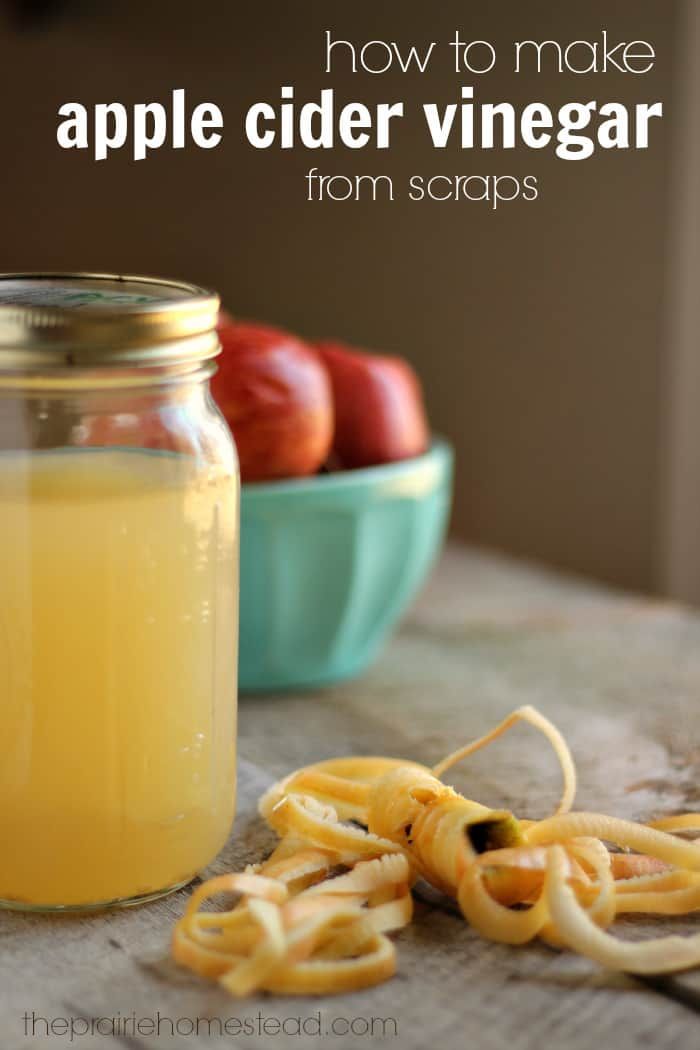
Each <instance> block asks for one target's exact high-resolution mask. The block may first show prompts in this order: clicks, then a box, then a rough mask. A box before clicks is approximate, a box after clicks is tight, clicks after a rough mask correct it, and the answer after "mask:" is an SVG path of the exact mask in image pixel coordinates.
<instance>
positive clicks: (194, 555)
mask: <svg viewBox="0 0 700 1050" xmlns="http://www.w3.org/2000/svg"><path fill="white" fill-rule="evenodd" d="M28 280H30V281H35V280H36V279H34V278H31V279H28ZM71 280H72V281H74V282H75V284H76V285H77V287H76V288H75V289H74V290H73V293H74V294H75V295H83V294H84V293H83V288H82V286H81V285H80V280H79V279H78V278H72V279H71ZM101 281H104V282H105V284H106V285H107V292H108V291H109V286H110V284H111V282H108V281H107V280H106V279H103V278H94V279H92V282H91V287H89V289H88V292H89V295H88V298H87V299H85V300H84V302H85V304H86V306H87V310H88V311H89V313H90V322H89V324H88V329H89V331H90V333H91V335H92V337H93V338H94V337H95V332H96V329H97V327H98V326H99V325H101V324H107V327H108V328H109V327H110V321H109V318H108V316H107V315H109V314H111V312H113V314H114V317H113V321H114V319H116V318H117V317H119V316H120V315H121V310H122V308H123V299H124V296H125V294H126V295H127V309H128V302H129V299H128V295H129V292H128V290H127V291H126V293H125V289H124V287H123V286H122V285H121V284H120V285H118V286H117V289H116V291H115V295H117V296H118V297H119V303H118V307H117V305H116V304H115V303H114V302H110V300H109V296H108V294H107V293H106V292H105V288H104V287H103V285H102V284H100V282H101ZM154 284H156V282H154ZM66 286H68V287H69V288H70V282H69V281H68V280H67V279H64V286H61V288H59V289H58V290H56V289H53V288H52V287H49V288H48V290H46V289H44V292H45V294H46V295H47V296H48V298H49V303H50V306H49V311H48V312H49V313H50V312H51V308H53V307H54V306H55V303H56V301H57V300H58V301H59V302H60V303H61V305H62V303H63V301H64V300H65V298H66V296H67V294H68V293H67V291H66ZM176 287H178V286H176ZM37 291H41V289H39V290H37V289H36V287H34V286H32V287H31V288H29V289H28V290H27V295H29V293H31V294H36V293H37ZM138 292H139V297H138V302H137V304H136V306H135V307H134V313H132V315H131V317H130V333H131V335H130V338H131V339H133V331H134V328H135V326H136V324H137V321H138V318H139V317H140V315H141V312H142V311H144V310H145V312H146V314H147V316H148V324H147V326H146V327H147V329H148V331H147V338H148V340H149V343H148V345H149V346H151V344H152V342H153V340H154V339H156V338H157V318H156V320H155V321H154V319H153V309H154V307H153V303H152V299H151V296H155V297H156V307H155V309H156V310H158V311H162V315H163V318H166V317H167V318H168V322H167V325H166V327H165V332H164V338H167V340H168V342H167V352H168V353H169V354H175V355H176V358H175V360H174V361H170V362H169V363H168V364H164V363H163V360H162V356H163V354H164V352H165V351H164V350H163V348H162V347H158V355H157V360H156V362H155V363H154V361H153V358H152V357H147V356H146V357H145V362H148V364H147V365H146V364H145V363H144V364H143V365H141V363H140V362H138V364H136V365H135V364H134V356H133V344H131V345H130V347H129V358H128V367H127V365H126V364H125V363H123V362H120V361H119V359H118V356H117V359H116V360H115V356H116V355H115V351H114V349H113V345H114V344H113V338H114V337H113V334H105V337H104V338H105V343H109V347H108V348H107V347H105V348H104V351H103V352H104V355H105V357H104V358H103V357H102V356H101V353H100V351H99V346H98V349H97V350H96V351H95V357H94V359H89V352H88V351H85V353H86V358H85V359H84V360H83V361H82V362H81V364H80V367H79V368H78V369H74V365H73V364H72V363H71V364H69V365H68V366H67V367H63V366H62V365H61V364H60V363H59V362H58V361H57V362H56V363H55V364H54V363H53V362H52V361H50V362H49V367H47V362H46V360H45V359H43V358H42V360H41V364H40V367H39V368H38V369H37V374H36V375H34V374H33V373H32V374H27V373H26V371H25V369H26V368H27V362H28V364H29V366H31V357H30V358H29V359H28V358H27V357H26V354H31V351H29V350H24V349H20V350H16V349H11V350H6V349H5V348H4V347H3V342H2V340H3V324H2V321H3V317H2V312H3V305H2V303H3V281H2V279H1V278H0V698H1V702H2V724H3V733H2V741H3V760H2V762H0V837H1V838H2V841H3V843H4V846H3V858H2V864H0V907H3V906H4V907H10V908H16V909H37V910H54V909H66V908H74V909H86V908H88V909H89V908H95V907H102V906H105V905H113V904H130V903H135V902H138V901H142V900H144V899H149V898H152V897H156V896H159V895H161V894H162V893H164V892H167V891H169V890H171V889H173V888H175V887H177V886H178V885H181V884H183V883H185V882H187V881H188V880H189V879H191V878H192V877H193V875H194V874H195V873H196V872H197V871H198V870H200V869H202V868H204V867H205V866H206V865H207V864H208V863H209V862H210V861H211V860H213V858H214V857H215V856H216V854H217V853H218V852H219V850H220V849H221V848H222V846H223V845H224V843H225V841H226V838H227V836H228V834H229V831H230V827H231V822H232V820H233V815H234V807H235V779H236V763H235V747H236V671H237V642H238V493H239V486H238V468H237V460H236V454H235V449H234V446H233V443H232V440H231V437H230V434H229V432H228V430H227V428H226V426H225V423H224V421H223V419H222V417H221V416H220V415H219V413H218V410H217V409H216V407H215V406H214V403H213V402H212V401H211V398H210V396H209V392H208V381H209V377H210V376H211V374H212V371H213V369H212V367H211V365H210V364H209V362H208V360H207V358H208V357H211V356H213V354H214V353H216V351H217V349H218V342H217V340H216V336H215V334H214V332H213V324H214V323H215V319H216V308H217V307H218V302H217V301H216V299H214V300H213V303H214V305H213V306H212V300H207V303H208V304H209V306H208V307H207V312H206V317H205V318H203V319H202V321H201V324H202V326H203V327H204V326H205V325H206V326H209V328H210V329H212V330H211V331H210V335H211V339H209V341H208V342H207V343H203V342H202V340H199V342H198V343H197V350H198V352H199V353H200V359H196V360H195V361H194V362H192V363H190V361H189V359H188V357H187V348H188V347H190V348H191V346H192V343H191V337H190V332H191V328H192V323H193V322H192V316H191V315H190V316H188V318H187V332H188V335H187V336H184V337H183V339H182V342H181V343H177V341H174V340H173V318H172V316H171V311H172V307H171V305H170V303H169V302H168V303H167V304H166V306H163V304H162V302H161V301H160V299H159V298H158V294H159V293H158V286H157V284H156V287H155V289H152V288H150V287H149V285H148V282H146V281H142V282H141V287H140V288H139V289H138ZM90 296H94V297H96V298H90ZM25 303H26V297H25ZM23 306H24V304H23ZM33 307H34V303H33V302H32V303H31V304H30V305H29V306H28V307H26V309H27V310H28V312H29V314H30V315H31V312H32V310H33ZM97 311H99V321H96V320H95V314H96V312H97ZM45 313H46V311H44V313H43V314H42V315H41V316H45ZM14 316H15V327H16V316H17V314H16V312H15V315H14ZM37 323H38V324H41V317H40V319H39V321H38V322H37ZM60 323H61V322H60V317H59V321H58V322H56V320H55V319H53V321H52V327H53V330H54V336H53V339H54V344H55V341H56V336H55V329H56V327H57V324H58V326H59V327H60ZM71 323H72V321H71ZM114 323H116V321H115V322H114ZM154 327H155V331H154ZM71 339H72V340H74V339H75V333H74V332H72V333H71ZM54 344H52V346H51V348H50V351H47V352H50V353H55V346H54ZM140 352H143V353H144V355H146V350H145V349H144V350H143V351H140ZM23 354H24V355H25V356H22V355H23ZM76 356H77V355H76V352H75V351H71V360H72V361H73V360H75V358H76ZM18 362H21V364H22V366H23V367H22V373H21V374H20V375H19V376H16V375H15V374H14V372H13V369H12V368H11V365H12V364H14V363H18ZM183 363H184V364H183ZM51 366H53V367H51ZM181 366H182V367H181ZM122 368H123V370H124V371H123V375H122ZM142 368H143V369H145V368H147V370H146V371H143V370H142ZM125 420H129V421H130V429H129V434H130V437H131V439H132V446H133V447H128V448H127V447H120V446H118V445H117V444H112V440H111V435H113V434H119V435H123V433H124V427H123V423H124V421H125ZM118 424H119V425H118Z"/></svg>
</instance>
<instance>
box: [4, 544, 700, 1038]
mask: <svg viewBox="0 0 700 1050" xmlns="http://www.w3.org/2000/svg"><path fill="white" fill-rule="evenodd" d="M699 694H700V619H699V618H698V617H697V616H696V615H695V614H693V613H691V612H689V611H687V610H684V609H682V608H680V607H676V606H671V605H667V604H660V603H656V602H650V601H646V600H642V599H639V598H636V597H633V596H624V595H618V594H616V593H611V592H609V591H607V590H604V589H602V588H598V587H594V586H591V585H590V584H587V583H584V582H582V581H578V580H572V579H567V578H564V577H560V576H558V575H555V574H552V573H548V572H546V571H544V570H541V569H538V568H533V567H531V566H528V565H523V564H520V563H517V562H514V561H510V560H508V559H505V558H500V557H495V556H492V555H487V554H484V553H479V552H474V551H469V550H464V549H459V548H452V549H450V550H448V552H447V553H446V555H445V557H444V559H443V561H442V563H441V565H440V566H439V567H438V570H437V571H436V573H435V575H434V577H433V579H432V581H431V583H430V585H429V587H428V588H427V590H426V592H425V593H424V595H423V596H422V598H421V600H420V601H419V603H418V604H417V606H416V607H415V609H414V611H413V612H412V614H411V615H410V616H409V618H408V619H407V621H406V622H405V624H404V626H403V628H402V630H401V632H400V633H399V634H398V636H397V637H396V638H395V639H394V641H393V642H392V643H391V645H390V646H389V647H388V649H387V650H386V653H385V655H384V656H383V658H382V659H381V661H380V662H379V664H378V665H377V666H376V667H375V668H374V669H373V670H372V671H371V673H370V674H368V675H367V676H366V677H365V678H364V679H363V680H362V681H360V682H355V683H349V684H345V685H342V686H338V687H336V688H333V689H327V690H323V691H320V692H316V693H309V694H308V695H307V694H294V695H292V694H290V695H285V696H269V697H255V698H252V697H251V698H244V699H243V700H242V701H241V713H240V732H239V754H240V774H239V798H240V802H239V811H238V817H237V820H236V824H235V828H234V831H233V834H232V836H231V838H230V840H229V843H228V845H227V847H226V849H225V850H224V852H223V853H222V855H221V856H220V857H219V858H218V859H217V861H216V863H215V864H214V865H213V866H212V868H211V869H210V870H211V871H217V872H218V871H225V870H230V869H231V868H239V867H240V866H241V865H243V864H245V863H247V862H249V861H252V860H257V859H260V858H261V857H262V856H263V855H264V854H265V852H266V851H267V850H268V849H269V847H270V845H271V842H272V836H271V833H270V832H269V831H267V829H266V828H264V827H263V826H262V825H261V823H260V821H259V820H258V818H257V816H256V810H255V803H256V800H257V797H258V796H259V794H260V793H261V791H262V790H263V789H264V788H265V787H266V786H267V785H268V784H269V783H270V781H271V780H272V779H273V778H275V777H276V776H278V775H281V774H283V773H286V772H288V771H289V770H291V769H293V768H295V767H296V766H299V765H302V764H305V763H308V762H312V761H314V760H318V759H321V758H326V757H329V756H331V755H340V754H347V753H357V754H370V753H387V754H395V755H401V756H404V757H409V758H413V759H417V760H422V761H428V762H434V761H436V760H437V759H438V758H440V757H441V756H442V755H443V754H444V753H445V752H446V751H448V750H450V749H452V748H453V747H455V746H456V745H457V744H459V743H460V742H462V741H466V740H468V739H469V738H470V737H472V736H475V735H478V734H480V733H482V732H483V731H484V730H485V729H487V728H489V727H490V726H491V725H492V724H493V723H495V722H496V721H497V720H498V719H500V718H501V717H502V716H503V715H505V714H506V713H507V712H508V711H510V710H511V709H512V708H514V707H517V706H518V705H520V704H523V703H532V704H536V705H537V706H538V707H540V708H541V709H542V710H543V711H544V712H545V713H546V714H547V715H548V716H550V717H551V718H553V719H554V720H555V721H556V722H557V724H558V725H559V726H560V727H561V729H562V730H563V731H564V732H565V734H566V735H567V737H568V738H569V740H570V741H571V743H572V746H573V749H574V752H575V757H576V759H577V763H578V768H579V773H580V791H579V800H578V804H579V806H580V807H581V808H596V809H605V810H608V811H610V812H613V813H617V814H620V815H623V816H630V817H651V816H654V815H657V814H662V813H668V812H675V811H678V810H680V809H683V808H686V807H690V806H696V807H697V805H698V803H699V802H700V791H699V785H700V733H699V731H698V695H699ZM454 782H455V784H456V785H457V786H458V787H459V788H460V789H461V790H463V791H465V793H467V794H468V795H470V796H471V797H475V798H478V799H479V800H481V801H483V802H486V803H489V804H494V805H495V804H498V805H501V804H502V805H506V806H509V807H513V808H514V809H516V810H517V812H518V813H520V814H522V815H524V816H527V815H529V816H537V815H539V814H541V813H543V812H545V811H547V809H548V807H549V806H551V804H552V801H553V800H554V799H555V798H556V795H557V791H558V787H559V781H558V771H557V766H556V762H555V760H554V759H553V757H552V756H551V755H550V754H549V752H548V751H547V749H546V746H544V745H543V744H542V743H541V741H540V740H539V739H538V738H537V737H536V736H535V735H533V733H532V731H531V730H529V729H527V728H520V729H518V730H516V731H515V732H514V733H513V734H512V735H511V736H509V737H506V738H504V739H503V740H501V741H500V742H499V743H498V744H497V745H494V747H493V748H492V749H491V750H490V751H489V753H487V754H481V755H477V756H474V758H473V759H472V760H470V762H469V763H468V766H467V767H466V768H463V769H460V770H458V771H456V772H455V777H454ZM7 846H8V844H5V848H7ZM17 848H21V844H17ZM86 862H88V863H89V858H86ZM185 899H186V892H184V891H183V892H180V893H178V894H175V895H173V896H171V897H169V898H167V899H166V900H163V901H159V902H157V903H155V904H152V905H149V906H145V907H142V908H139V909H133V910H128V911H122V912H112V913H108V914H105V915H102V916H97V917H78V918H46V917H38V916H29V915H17V914H9V913H5V914H2V915H0V979H1V980H0V1005H1V1010H2V1018H1V1020H0V1046H2V1047H3V1048H4V1047H7V1048H8V1050H25V1048H26V1050H28V1048H30V1047H37V1046H52V1047H53V1046H62V1045H66V1046H68V1045H71V1044H70V1043H69V1041H68V1036H67V1035H60V1034H57V1035H53V1036H49V1037H48V1038H47V1037H46V1035H45V1034H44V1033H45V1026H44V1023H43V1020H41V1019H47V1020H51V1019H52V1018H54V1019H55V1018H66V1019H68V1018H69V1017H70V1016H71V1015H72V1016H74V1017H78V1018H80V1017H87V1018H88V1019H89V1018H97V1017H103V1018H113V1017H115V1016H119V1015H120V1016H121V1018H122V1020H124V1019H130V1018H132V1017H133V1016H134V1015H135V1016H136V1017H137V1018H143V1019H147V1018H155V1017H156V1012H157V1011H160V1013H161V1015H162V1018H161V1034H160V1036H159V1037H158V1036H156V1035H154V1034H138V1033H136V1032H134V1031H133V1026H131V1027H130V1025H129V1023H124V1024H123V1025H122V1029H121V1031H120V1034H119V1035H117V1036H112V1035H109V1034H102V1035H100V1034H93V1035H87V1036H78V1035H76V1037H75V1039H74V1042H73V1044H72V1045H73V1046H78V1047H80V1046H82V1047H85V1048H86V1050H102V1048H106V1047H111V1048H114V1047H125V1048H130V1050H151V1048H156V1047H161V1046H168V1047H172V1048H176V1050H185V1048H188V1050H192V1048H199V1047H202V1048H203V1047H216V1048H218V1047H224V1046H225V1047H240V1048H242V1050H245V1048H249V1047H250V1048H252V1047H260V1046H262V1045H264V1046H271V1047H279V1048H280V1050H283V1048H286V1047H299V1046H302V1045H319V1046H323V1045H328V1046H333V1047H342V1048H348V1050H353V1048H355V1047H368V1046H374V1045H388V1044H393V1045H400V1046H401V1047H402V1048H404V1047H405V1048H414V1047H415V1048H419V1047H420V1048H422V1047H425V1046H426V1045H435V1046H437V1045H439V1046H440V1047H441V1050H453V1048H454V1050H457V1048H461V1047H464V1046H468V1045H472V1046H474V1047H478V1050H504V1048H505V1047H508V1048H510V1050H526V1048H530V1047H532V1048H535V1047H540V1046H543V1045H547V1046H551V1047H557V1048H562V1047H563V1048H568V1050H590V1048H591V1047H596V1046H610V1045H614V1047H615V1050H628V1048H629V1050H632V1048H633V1047H635V1048H636V1047H639V1046H641V1045H644V1046H653V1047H654V1048H655V1050H656V1048H661V1050H663V1048H666V1047H668V1048H671V1047H672V1048H673V1050H684V1048H686V1047H688V1048H690V1047H694V1046H697V1045H698V1028H697V1016H696V1015H695V1014H694V1013H693V1011H692V1009H691V1005H692V1004H686V1005H683V1003H681V1002H677V1001H673V999H672V998H670V997H669V995H668V988H666V989H665V990H664V989H663V988H660V989H659V988H656V987H649V986H646V985H643V984H641V983H640V982H637V981H634V980H632V979H629V978H626V977H624V976H619V975H610V974H607V973H605V972H603V971H601V970H600V969H599V968H597V967H596V966H594V965H592V964H589V963H588V962H587V961H585V960H582V959H578V958H576V957H574V956H573V955H570V954H568V953H564V954H559V953H556V952H554V951H551V950H550V949H548V948H546V947H544V946H542V945H535V946H533V947H528V948H522V949H515V948H508V947H504V946H500V945H494V944H490V943H486V942H484V941H483V940H481V939H480V938H479V937H477V936H476V935H475V934H474V933H473V932H472V931H471V930H470V929H469V928H468V927H467V925H466V924H465V923H464V922H463V921H462V920H461V919H460V918H459V917H458V916H456V915H455V914H454V912H453V910H452V909H450V908H449V907H446V906H445V902H444V901H442V900H440V899H439V898H438V897H435V896H431V895H426V896H425V898H424V899H422V900H420V901H418V904H417V914H416V919H415V921H414V922H413V923H412V925H411V926H410V927H408V928H407V929H406V930H404V931H402V932H401V933H400V934H399V935H398V936H397V938H396V941H397V947H398V955H399V973H398V975H397V977H396V978H395V979H394V980H392V981H391V982H389V983H388V984H386V985H383V986H381V987H378V988H375V989H371V990H369V991H367V992H362V993H358V994H355V995H352V996H343V997H340V996H339V997H335V998H330V999H323V1000H311V999H303V1000H299V999H293V998H264V997H260V998H256V999H252V1000H250V1001H246V1002H243V1003H241V1002H237V1001H234V1000H231V999H229V998H228V997H227V996H226V995H225V994H223V993H222V992H220V991H219V990H218V989H217V988H216V987H212V986H210V985H207V984H205V983H203V982H201V981H199V980H198V979H196V978H195V977H193V976H191V975H189V974H188V973H186V972H184V971H181V970H179V969H178V968H177V967H176V966H175V965H174V964H173V963H172V962H171V961H170V960H169V958H168V939H169V934H170V930H171V928H172V925H173V922H174V921H175V919H176V918H177V917H178V916H179V915H180V914H181V913H182V909H183V906H184V902H185ZM691 925H692V924H686V923H674V930H678V931H683V930H685V929H690V928H691ZM649 929H650V927H649V925H648V924H646V925H645V924H641V923H639V922H633V921H630V922H628V923H627V924H626V930H627V931H628V932H629V935H630V936H640V935H642V934H643V933H644V932H648V930H649ZM682 980H683V987H684V988H690V989H691V990H692V989H694V990H695V991H696V992H698V991H700V981H699V980H698V978H697V976H695V975H687V976H684V977H683V979H682ZM32 1011H34V1012H35V1014H36V1015H37V1016H36V1018H35V1021H34V1029H33V1034H32V1016H31V1015H32ZM27 1012H28V1014H29V1018H28V1022H27V1024H26V1028H27V1031H25V1022H24V1021H23V1015H24V1014H25V1013H27ZM178 1018H179V1019H182V1021H181V1024H180V1029H181V1034H180V1035H171V1034H170V1021H171V1020H172V1021H176V1020H177V1019H178ZM197 1018H199V1019H200V1035H199V1036H197V1035H194V1034H188V1029H189V1024H190V1022H192V1021H195V1020H196V1019H197ZM373 1018H374V1019H375V1020H374V1021H373ZM206 1019H209V1021H210V1022H211V1030H212V1032H213V1033H214V1034H213V1035H212V1036H211V1037H209V1036H208V1035H207V1034H206V1031H207V1022H206ZM226 1019H230V1021H229V1029H228V1034H226V1033H224V1034H222V1035H220V1036H219V1035H217V1034H216V1033H217V1031H218V1027H219V1025H223V1022H224V1021H225V1020H226ZM236 1019H237V1021H238V1023H239V1024H240V1026H241V1028H242V1031H241V1032H240V1034H233V1029H234V1025H235V1023H236ZM304 1019H305V1020H306V1023H307V1032H308V1035H307V1037H306V1038H304V1037H301V1038H300V1037H299V1035H297V1034H294V1033H295V1032H296V1031H297V1029H298V1027H299V1025H300V1024H301V1022H302V1020H304ZM351 1021H352V1022H353V1023H354V1025H355V1029H356V1033H357V1034H355V1035H353V1034H347V1033H346V1034H335V1033H334V1032H333V1031H332V1026H333V1025H336V1027H338V1026H339V1027H340V1029H341V1030H344V1029H347V1027H348V1026H349V1024H350V1022H351ZM246 1022H247V1023H248V1028H249V1029H250V1030H249V1031H246V1030H245V1026H246ZM283 1022H284V1026H285V1028H286V1031H287V1034H285V1033H284V1032H279V1033H278V1032H275V1031H274V1030H273V1029H274V1028H275V1026H276V1025H278V1026H279V1025H282V1023H283ZM263 1023H265V1024H266V1025H267V1030H266V1031H264V1030H263V1029H262V1027H261V1026H262V1025H263ZM106 1024H107V1022H105V1025H106ZM105 1025H103V1027H105ZM372 1025H374V1034H373V1035H371V1034H368V1033H369V1031H370V1030H371V1028H372ZM59 1027H60V1026H59ZM317 1029H319V1030H320V1032H321V1034H320V1035H317V1034H316V1033H317ZM382 1029H384V1032H385V1034H384V1035H383V1036H382V1035H381V1032H382ZM395 1029H396V1031H395Z"/></svg>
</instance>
